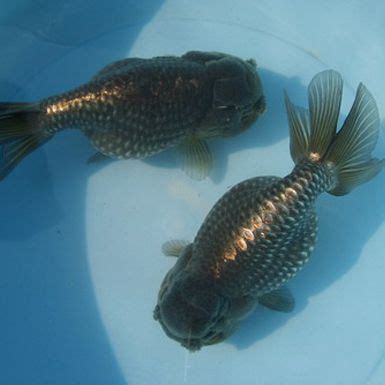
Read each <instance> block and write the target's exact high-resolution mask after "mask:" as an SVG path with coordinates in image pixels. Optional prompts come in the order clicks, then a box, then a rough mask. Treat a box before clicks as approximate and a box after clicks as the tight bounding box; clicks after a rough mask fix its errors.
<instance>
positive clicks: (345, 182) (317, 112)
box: [285, 70, 385, 195]
mask: <svg viewBox="0 0 385 385" xmlns="http://www.w3.org/2000/svg"><path fill="white" fill-rule="evenodd" d="M342 88H343V82H342V78H341V75H340V74H339V73H338V72H336V71H333V70H328V71H324V72H321V73H319V74H317V75H316V76H315V77H314V78H313V80H312V81H311V83H310V85H309V88H308V97H309V110H306V109H304V108H301V107H297V106H295V105H294V104H292V103H291V101H290V99H289V97H288V96H287V95H286V94H285V103H286V110H287V115H288V120H289V126H290V151H291V156H292V158H293V160H294V162H295V163H299V162H301V161H302V160H304V159H309V160H313V161H317V162H329V163H330V164H332V165H333V167H334V170H335V172H336V175H337V184H336V185H335V186H334V187H333V189H332V190H330V191H328V192H329V193H331V194H334V195H344V194H347V193H349V192H350V191H351V190H352V189H353V188H355V187H356V186H358V185H360V184H363V183H365V182H368V181H369V180H370V179H372V178H374V177H375V176H376V175H377V174H378V173H379V172H380V171H381V170H382V169H383V168H384V167H385V159H383V160H379V159H375V158H372V152H373V150H374V147H375V146H376V143H377V139H378V135H379V127H380V118H379V113H378V109H377V105H376V102H375V100H374V98H373V96H372V95H371V94H370V92H369V91H368V90H367V89H366V87H365V86H364V85H363V84H362V83H360V85H359V86H358V89H357V93H356V96H355V99H354V103H353V106H352V108H351V110H350V112H349V114H348V117H347V118H346V120H345V122H344V124H343V126H342V128H341V129H340V130H339V131H338V133H337V121H338V116H339V112H340V106H341V98H342Z"/></svg>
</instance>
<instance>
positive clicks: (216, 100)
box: [207, 55, 266, 137]
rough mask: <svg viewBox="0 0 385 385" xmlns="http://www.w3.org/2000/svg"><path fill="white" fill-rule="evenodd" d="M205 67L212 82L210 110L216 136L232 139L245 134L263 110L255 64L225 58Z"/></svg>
mask: <svg viewBox="0 0 385 385" xmlns="http://www.w3.org/2000/svg"><path fill="white" fill-rule="evenodd" d="M207 66H208V71H209V75H210V77H211V78H212V79H214V86H213V109H214V111H215V112H216V116H218V123H219V124H218V125H217V126H216V127H215V129H216V131H217V135H218V136H224V137H226V136H234V135H237V134H239V133H241V132H243V131H245V130H246V129H248V128H249V127H250V126H251V125H252V124H253V123H254V122H255V121H256V120H257V118H258V117H259V116H260V115H261V114H262V113H263V112H264V111H265V109H266V103H265V97H264V95H263V87H262V82H261V80H260V78H259V75H258V73H257V65H256V62H255V61H254V60H253V59H249V60H242V59H240V58H238V57H235V56H231V55H226V56H224V57H222V58H220V59H219V60H215V61H212V62H210V63H208V65H207ZM221 117H223V119H222V120H221V119H220V118H221Z"/></svg>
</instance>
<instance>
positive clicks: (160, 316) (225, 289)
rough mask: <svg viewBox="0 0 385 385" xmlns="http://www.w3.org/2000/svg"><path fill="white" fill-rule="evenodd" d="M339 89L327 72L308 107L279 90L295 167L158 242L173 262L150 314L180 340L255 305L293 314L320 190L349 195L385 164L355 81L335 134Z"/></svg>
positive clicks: (202, 342)
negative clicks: (376, 154)
mask: <svg viewBox="0 0 385 385" xmlns="http://www.w3.org/2000/svg"><path fill="white" fill-rule="evenodd" d="M342 90H343V81H342V77H341V75H340V74H339V73H338V72H336V71H334V70H327V71H324V72H321V73H319V74H317V75H316V76H315V77H314V78H313V79H312V81H311V83H310V84H309V87H308V99H309V100H308V102H309V108H308V109H306V108H301V107H298V106H296V105H294V104H293V103H292V102H291V101H290V99H289V97H288V96H287V94H286V93H285V104H286V111H287V115H288V121H289V131H290V152H291V157H292V159H293V160H294V163H295V167H294V169H293V171H292V172H291V173H290V174H289V175H287V176H285V177H283V178H280V177H275V176H261V177H254V178H251V179H248V180H245V181H243V182H241V183H239V184H237V185H235V186H234V187H232V188H231V189H230V190H229V191H228V192H227V193H225V194H224V195H223V196H222V197H221V198H220V199H219V200H218V201H217V203H216V204H215V205H214V206H213V208H212V209H211V210H210V212H209V213H208V214H207V216H206V218H205V220H204V221H203V224H202V225H201V227H200V229H199V230H198V233H197V235H196V236H195V239H194V241H193V242H192V243H186V242H181V241H169V242H167V243H166V244H165V245H164V248H163V249H164V253H165V254H167V255H174V256H177V257H178V259H177V262H176V263H175V265H174V266H173V267H172V268H171V269H170V270H169V272H168V273H167V274H166V276H165V278H164V280H163V282H162V284H161V288H160V290H159V293H158V300H157V305H156V308H155V310H154V318H155V320H157V321H159V323H160V325H161V326H162V328H163V329H164V331H165V333H166V334H167V335H168V336H169V337H170V338H172V339H174V340H176V341H177V342H179V343H180V344H181V345H182V346H184V347H186V348H187V349H189V350H191V351H194V350H198V349H200V348H201V347H203V346H206V345H212V344H215V343H218V342H221V341H223V340H225V339H226V338H228V337H229V336H230V335H232V334H233V333H234V331H235V330H236V329H237V326H238V324H239V322H240V320H242V319H243V318H245V317H246V316H247V315H249V314H250V313H251V312H252V311H254V309H255V308H256V306H258V305H262V306H266V307H268V308H270V309H273V310H276V311H283V312H290V311H292V310H293V309H294V306H295V300H294V297H293V295H292V294H291V292H290V290H289V288H288V287H287V285H286V284H287V282H288V281H289V280H290V279H291V278H293V277H294V276H295V275H296V274H297V273H298V272H299V271H300V270H301V269H302V268H303V267H304V265H305V264H306V263H307V261H308V260H309V257H310V256H311V253H312V251H313V248H314V246H315V243H316V238H317V230H318V225H317V214H316V209H315V202H316V200H317V198H318V196H319V195H320V194H322V193H324V192H328V193H329V194H332V195H336V196H340V195H345V194H348V193H349V192H350V191H351V190H353V189H354V188H355V187H357V186H359V185H361V184H363V183H366V182H368V181H369V180H371V179H372V178H374V177H375V176H376V175H377V174H378V173H379V172H380V171H381V170H382V169H383V168H384V166H385V160H384V159H375V158H373V157H372V152H373V150H374V148H375V145H376V142H377V139H378V135H379V125H380V120H379V113H378V109H377V105H376V102H375V100H374V98H373V96H372V95H371V94H370V92H369V91H368V90H367V88H366V87H365V86H364V85H363V84H362V83H360V84H359V86H358V89H357V92H356V95H355V100H354V103H353V105H352V107H351V110H350V112H349V114H348V116H347V118H346V120H345V121H344V123H343V125H342V128H341V129H340V130H339V131H338V132H337V122H338V117H339V113H340V106H341V98H342Z"/></svg>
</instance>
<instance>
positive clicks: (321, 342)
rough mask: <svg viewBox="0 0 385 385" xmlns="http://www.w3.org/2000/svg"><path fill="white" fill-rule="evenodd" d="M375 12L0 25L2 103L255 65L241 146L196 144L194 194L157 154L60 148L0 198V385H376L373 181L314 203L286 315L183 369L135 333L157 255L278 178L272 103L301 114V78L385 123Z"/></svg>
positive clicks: (371, 7)
mask: <svg viewBox="0 0 385 385" xmlns="http://www.w3.org/2000/svg"><path fill="white" fill-rule="evenodd" d="M15 4H16V5H17V6H16V5H15ZM383 11H385V6H384V5H382V4H380V2H378V1H374V0H372V1H367V2H365V4H364V3H362V2H361V1H340V2H338V4H335V2H333V1H325V2H318V1H310V2H304V1H300V0H295V1H292V2H290V3H289V2H285V1H281V0H277V1H274V2H273V3H272V2H268V1H259V2H254V1H251V0H242V1H239V2H238V3H237V4H235V3H234V2H233V1H230V0H222V1H221V2H219V1H211V2H209V5H207V2H204V1H202V0H198V1H195V2H194V3H191V2H185V1H176V0H169V1H160V0H159V1H157V0H151V1H148V0H146V1H142V2H135V1H123V0H109V1H108V2H107V1H102V0H95V1H90V0H88V1H84V0H83V1H80V0H68V1H64V2H63V1H61V2H59V1H57V0H54V1H51V2H49V4H48V3H47V2H44V1H35V2H33V3H32V2H29V1H27V0H24V1H18V2H17V3H12V5H11V4H9V8H7V7H4V9H3V10H2V11H1V12H2V13H1V14H0V39H1V41H2V59H1V61H0V97H1V99H2V100H35V99H38V98H41V97H44V96H48V95H51V94H54V93H57V92H61V91H64V90H67V89H69V88H71V87H73V86H75V85H77V84H80V83H82V82H85V81H87V80H88V79H89V77H90V76H92V75H93V74H94V73H95V71H97V70H98V69H99V68H100V67H102V66H103V65H105V64H107V63H109V62H111V61H113V60H116V59H119V58H122V57H127V56H143V57H151V56H156V55H163V54H178V55H179V54H182V53H184V52H185V51H188V50H191V49H199V50H216V51H224V52H229V53H232V54H235V55H238V56H240V57H243V58H249V57H253V58H255V59H256V61H257V63H258V65H259V68H260V75H261V78H262V81H263V84H264V88H265V93H266V97H267V103H268V111H267V112H266V113H265V115H264V116H263V117H262V118H261V119H260V120H258V122H257V123H256V124H255V125H254V126H253V127H252V128H251V129H250V130H249V131H247V132H245V133H244V134H242V135H240V136H237V137H235V138H232V139H230V140H219V139H218V140H215V141H212V142H211V144H210V145H211V147H212V149H213V151H214V154H215V159H216V163H215V167H214V170H213V173H212V175H211V177H210V178H209V179H208V180H205V181H203V182H196V181H193V180H191V179H189V178H188V177H187V176H185V175H184V174H183V172H182V171H181V170H179V169H178V168H177V167H176V164H175V161H174V157H173V154H172V151H170V152H165V153H162V154H160V155H158V156H155V157H153V158H151V159H148V160H146V161H119V162H107V163H103V164H97V165H88V164H86V160H87V158H88V157H89V156H90V155H91V154H92V152H93V150H92V148H91V145H90V144H89V143H88V141H87V139H85V138H84V137H83V136H82V135H81V134H80V133H79V132H77V131H70V130H68V131H66V132H63V133H61V134H59V135H57V136H56V137H55V138H54V139H53V140H52V141H50V142H49V143H47V144H46V145H45V146H44V147H42V148H40V149H39V150H37V151H35V152H34V153H33V154H32V155H30V156H29V157H28V159H27V160H26V161H24V162H22V163H21V164H20V166H19V167H18V168H16V169H15V171H14V172H13V173H12V174H11V175H10V176H9V177H8V178H6V179H5V180H4V181H3V182H2V183H1V184H0V197H1V201H2V210H1V213H2V215H1V221H0V247H1V250H2V253H1V254H2V257H1V269H0V286H1V294H0V305H1V309H2V315H1V316H0V330H1V331H2V333H1V335H0V346H1V349H0V355H1V360H0V369H1V370H0V383H4V384H12V385H19V384H27V383H28V384H32V385H34V384H36V385H37V384H39V385H40V384H50V385H56V384H57V385H62V384H63V385H64V384H66V385H68V384H71V385H72V384H82V385H85V384H93V385H98V384H103V385H104V384H113V385H123V384H130V385H148V384H162V385H163V384H166V385H173V384H182V383H186V384H200V385H203V384H209V383H212V382H214V381H215V382H218V383H221V384H223V385H227V384H229V385H230V384H246V385H247V384H256V383H258V384H263V385H281V384H283V383H284V384H295V385H302V384H315V385H326V384H328V385H329V384H341V385H345V384H346V385H347V384H349V385H361V384H366V385H379V384H382V383H384V382H385V364H384V361H383V357H384V356H385V329H384V327H383V325H384V320H385V303H384V295H385V283H384V279H383V276H384V273H385V259H384V239H385V199H384V197H385V173H382V174H381V175H380V176H379V177H377V178H376V179H375V180H374V181H372V182H371V183H369V184H367V185H365V186H362V187H360V188H358V189H357V190H355V191H354V192H353V193H352V194H350V195H348V196H345V197H340V198H336V197H333V196H330V195H326V194H325V195H324V196H322V197H321V198H320V199H319V201H318V206H317V208H318V214H319V219H320V232H319V240H318V244H317V247H316V249H315V252H314V254H313V257H312V259H311V260H310V262H309V264H308V265H307V266H306V268H305V269H304V270H303V271H302V272H301V273H300V274H299V275H298V276H297V277H296V278H295V279H294V280H293V281H291V282H290V283H289V286H290V288H291V290H292V292H293V294H294V296H295V298H296V301H297V306H296V310H295V311H294V312H293V313H291V314H281V313H276V312H272V311H269V310H267V309H264V308H258V309H257V311H256V312H255V314H253V315H252V316H250V317H249V318H248V319H246V320H245V321H244V322H243V323H242V325H241V328H240V329H239V330H238V332H237V333H236V334H234V336H232V337H231V338H230V339H229V340H227V341H226V342H224V343H221V344H218V345H214V346H211V347H207V348H204V349H203V350H202V351H200V352H198V353H195V354H189V353H186V352H185V350H184V349H183V348H182V347H180V346H179V345H178V344H177V343H175V342H174V341H172V340H170V339H169V338H168V337H166V335H165V334H164V333H163V331H162V330H161V328H160V326H159V324H158V323H156V322H155V321H154V320H153V319H152V311H153V308H154V306H155V303H156V295H157V292H158V289H159V285H160V283H161V280H162V279H163V276H164V274H165V273H166V271H167V270H168V269H169V268H170V267H171V266H172V264H173V263H174V261H173V260H172V259H169V258H166V257H164V256H163V255H162V254H161V250H160V249H161V245H162V243H163V242H164V241H166V240H169V239H173V238H182V239H192V238H193V237H194V236H195V233H196V231H197V229H198V227H199V225H200V224H201V222H202V220H203V218H204V217H205V215H206V213H207V212H208V210H209V209H210V208H211V206H212V205H213V204H214V202H215V201H216V200H217V199H218V198H219V197H220V196H221V195H222V194H223V193H224V192H225V191H226V190H227V189H228V188H229V187H230V186H232V185H234V184H236V183H237V182H239V181H241V180H244V179H246V178H249V177H252V176H255V175H278V176H283V175H285V174H287V173H288V172H290V171H291V168H292V162H291V159H290V155H289V143H288V131H287V123H286V115H285V111H284V105H283V97H282V96H283V89H286V90H287V91H288V93H289V95H290V96H291V98H292V100H294V101H295V102H296V103H297V104H302V105H304V104H305V102H306V86H307V84H308V83H309V81H310V79H311V78H312V76H313V75H314V74H315V73H317V72H319V71H321V70H323V69H326V68H334V69H336V70H338V71H340V72H341V73H342V75H343V77H344V80H345V89H344V99H343V106H342V113H343V115H346V114H347V112H348V109H349V107H350V105H351V102H352V100H353V96H354V91H355V88H356V86H357V85H358V83H359V82H360V81H363V82H364V83H365V85H366V86H367V87H368V88H369V90H370V91H371V92H372V93H373V95H374V97H375V98H376V100H377V102H378V105H379V109H380V114H381V116H382V117H385V108H384V105H385V91H384V86H383V81H382V79H383V68H384V66H385V53H384V50H383V44H384V36H385V26H384V24H383V20H382V19H383V18H382V15H383V14H384V13H383ZM383 134H384V132H383ZM384 136H385V135H382V138H381V139H380V142H379V145H378V154H379V155H381V156H384V154H385V150H384V146H385V139H384ZM154 186H156V189H154ZM154 190H155V191H154Z"/></svg>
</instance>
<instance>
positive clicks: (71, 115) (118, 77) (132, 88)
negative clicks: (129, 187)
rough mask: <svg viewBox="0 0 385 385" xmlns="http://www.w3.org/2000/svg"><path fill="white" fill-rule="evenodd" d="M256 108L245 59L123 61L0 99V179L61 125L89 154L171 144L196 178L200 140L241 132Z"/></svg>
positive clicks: (258, 90) (257, 86)
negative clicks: (51, 90) (39, 96)
mask: <svg viewBox="0 0 385 385" xmlns="http://www.w3.org/2000/svg"><path fill="white" fill-rule="evenodd" d="M264 110H265V99H264V96H263V92H262V86H261V82H260V80H259V77H258V75H257V72H256V64H255V62H254V61H253V60H242V59H240V58H237V57H235V56H232V55H227V54H224V53H215V52H214V53H210V52H199V51H192V52H187V53H186V54H184V55H182V56H181V57H177V56H162V57H154V58H151V59H141V58H128V59H123V60H120V61H117V62H115V63H112V64H109V65H107V66H106V67H105V68H103V69H102V70H101V71H99V73H97V74H96V75H95V76H94V77H93V78H92V79H91V80H90V81H89V82H88V83H86V84H83V85H81V86H79V87H77V88H75V89H73V90H71V91H69V92H65V93H62V94H60V95H56V96H51V97H48V98H46V99H43V100H40V101H38V102H36V103H30V104H29V103H0V145H2V144H4V145H5V146H4V147H5V151H3V154H4V156H3V158H4V160H3V161H2V162H1V163H0V179H1V178H4V177H5V175H7V173H9V172H10V171H11V170H12V169H13V168H14V167H15V166H16V165H17V163H18V162H20V161H21V159H23V157H25V156H26V155H27V154H28V153H30V152H31V151H33V150H34V149H35V148H37V147H38V146H40V145H41V144H43V143H45V142H46V141H47V140H49V139H50V138H51V137H52V136H53V135H54V134H55V133H57V132H58V131H61V130H64V129H67V128H75V129H79V130H81V131H82V132H83V133H84V134H85V135H86V136H87V137H88V138H89V139H90V141H91V143H92V144H93V145H94V147H95V148H96V149H97V150H98V152H99V156H93V157H92V158H91V160H97V159H103V157H111V158H117V159H128V158H144V157H147V156H150V155H153V154H156V153H159V152H160V151H163V150H166V149H167V148H171V147H179V148H180V150H181V151H179V153H180V154H184V155H183V157H180V159H179V160H180V163H181V166H182V168H183V169H184V171H185V172H186V173H187V174H188V175H190V176H191V177H193V178H195V179H203V178H205V177H206V176H207V175H208V173H209V171H210V167H211V166H212V156H211V153H210V150H209V147H208V146H207V144H206V143H205V140H207V139H210V138H212V137H227V136H234V135H237V134H239V133H241V132H242V131H244V130H246V129H247V128H249V127H250V126H251V125H252V124H253V123H254V121H255V120H256V119H257V118H258V116H259V115H260V114H261V113H263V111H264Z"/></svg>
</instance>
